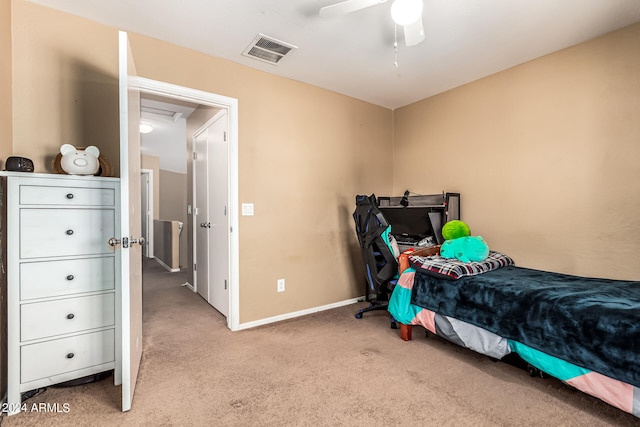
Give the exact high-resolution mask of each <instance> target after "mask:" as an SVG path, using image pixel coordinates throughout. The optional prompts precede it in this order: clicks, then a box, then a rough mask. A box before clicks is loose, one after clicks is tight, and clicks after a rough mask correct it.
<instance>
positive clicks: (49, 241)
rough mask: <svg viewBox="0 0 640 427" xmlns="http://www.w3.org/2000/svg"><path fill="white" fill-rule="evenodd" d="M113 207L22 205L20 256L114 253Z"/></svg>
mask: <svg viewBox="0 0 640 427" xmlns="http://www.w3.org/2000/svg"><path fill="white" fill-rule="evenodd" d="M114 236H115V211H114V210H113V209H20V257H21V258H22V259H28V258H41V257H49V256H69V255H100V254H108V253H110V248H109V245H108V244H107V241H108V240H109V239H110V238H111V237H114Z"/></svg>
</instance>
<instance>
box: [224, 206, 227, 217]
mask: <svg viewBox="0 0 640 427" xmlns="http://www.w3.org/2000/svg"><path fill="white" fill-rule="evenodd" d="M224 216H227V207H226V206H225V207H224Z"/></svg>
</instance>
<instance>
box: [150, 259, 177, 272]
mask: <svg viewBox="0 0 640 427" xmlns="http://www.w3.org/2000/svg"><path fill="white" fill-rule="evenodd" d="M154 259H155V260H156V261H157V262H158V264H160V265H161V266H163V267H164V268H166V269H167V270H169V271H170V272H172V273H177V272H178V271H180V269H179V268H171V267H169V266H168V265H167V264H165V263H164V262H162V260H160V258H154Z"/></svg>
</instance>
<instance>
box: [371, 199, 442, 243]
mask: <svg viewBox="0 0 640 427" xmlns="http://www.w3.org/2000/svg"><path fill="white" fill-rule="evenodd" d="M379 209H380V212H382V214H383V215H384V216H385V218H386V219H387V221H388V222H389V224H390V225H391V234H393V236H394V237H395V238H396V240H397V241H398V242H399V243H417V242H419V241H420V240H422V239H423V238H425V237H427V236H435V233H434V231H433V227H432V226H431V219H430V218H429V213H433V211H434V209H433V208H432V207H427V206H408V207H403V206H379Z"/></svg>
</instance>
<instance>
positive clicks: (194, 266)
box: [193, 262, 196, 271]
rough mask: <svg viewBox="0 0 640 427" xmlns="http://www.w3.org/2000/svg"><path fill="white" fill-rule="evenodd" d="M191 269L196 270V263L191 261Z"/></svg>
mask: <svg viewBox="0 0 640 427" xmlns="http://www.w3.org/2000/svg"><path fill="white" fill-rule="evenodd" d="M193 271H196V263H195V262H194V263H193Z"/></svg>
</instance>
